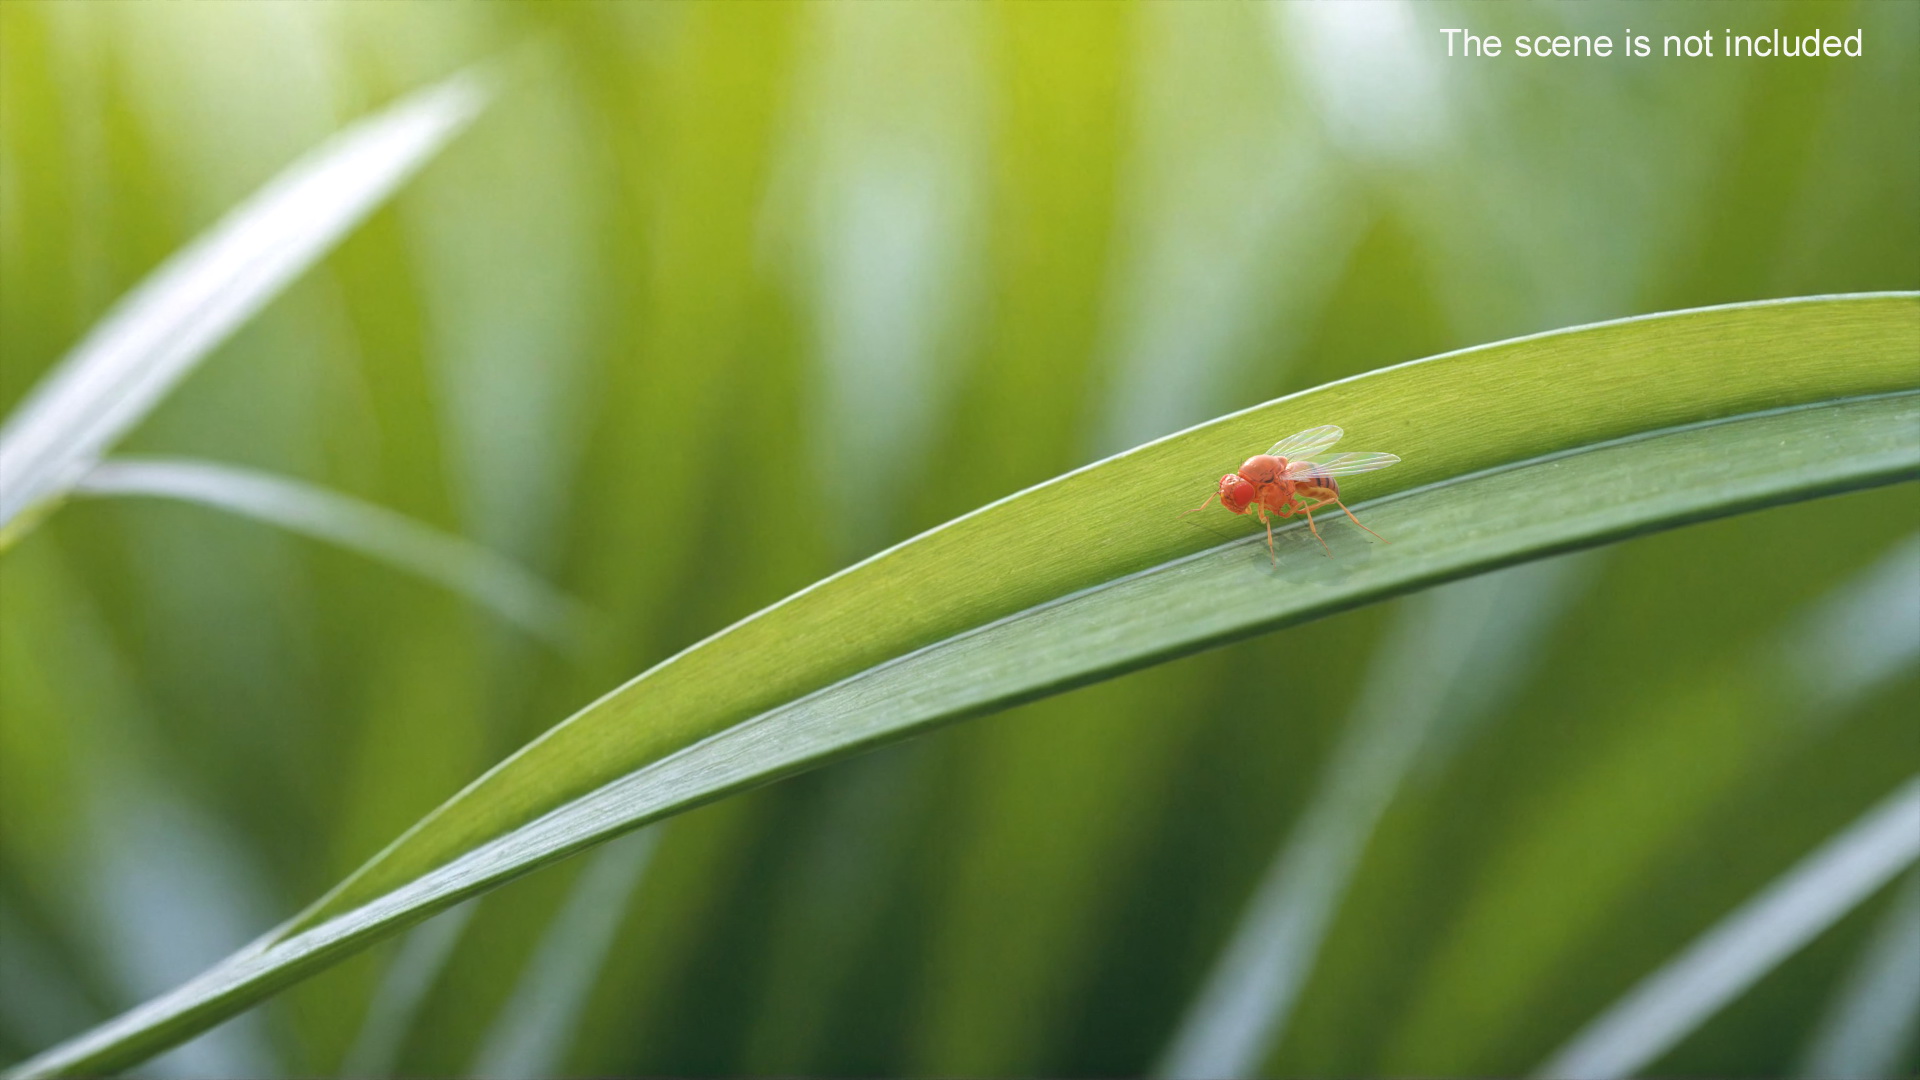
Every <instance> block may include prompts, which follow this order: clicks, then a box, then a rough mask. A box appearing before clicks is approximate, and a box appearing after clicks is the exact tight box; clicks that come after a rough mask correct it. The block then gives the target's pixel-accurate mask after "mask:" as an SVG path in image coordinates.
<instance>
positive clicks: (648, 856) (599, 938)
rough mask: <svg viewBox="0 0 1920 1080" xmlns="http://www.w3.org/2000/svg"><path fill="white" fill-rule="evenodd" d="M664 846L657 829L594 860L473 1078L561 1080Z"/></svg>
mask: <svg viewBox="0 0 1920 1080" xmlns="http://www.w3.org/2000/svg"><path fill="white" fill-rule="evenodd" d="M658 841H659V830H658V829H645V830H642V831H640V832H637V833H634V834H633V835H632V836H626V837H622V838H621V839H619V840H616V841H614V842H613V843H610V844H608V845H606V846H605V847H603V848H601V849H600V850H599V851H597V852H595V853H594V855H593V861H592V862H591V863H589V864H588V865H587V868H586V869H585V870H584V871H582V872H581V874H580V880H579V881H577V882H575V883H574V885H573V890H572V891H571V892H569V893H568V894H567V900H566V903H565V904H563V905H562V906H561V908H560V910H559V911H558V912H556V913H555V914H554V917H553V921H552V922H551V923H549V924H547V929H546V932H545V933H544V934H542V935H541V938H540V945H539V948H538V949H537V950H535V952H534V954H533V956H532V958H531V959H529V960H528V961H527V967H526V970H524V971H522V972H521V974H520V979H519V981H517V982H516V983H514V987H513V993H512V994H511V995H509V996H508V997H507V1001H506V1004H504V1005H502V1006H501V1007H500V1013H499V1015H497V1016H495V1017H494V1020H493V1024H492V1026H491V1027H489V1028H488V1029H487V1034H486V1037H485V1038H484V1039H482V1040H481V1042H480V1049H479V1050H478V1051H477V1052H475V1054H474V1058H473V1065H472V1066H471V1067H469V1068H468V1069H467V1075H468V1076H475V1077H494V1078H499V1080H513V1078H514V1077H522V1076H560V1075H562V1074H563V1070H564V1069H565V1067H566V1061H565V1060H564V1058H565V1054H566V1050H567V1047H568V1045H569V1044H570V1043H572V1041H573V1035H574V1032H575V1030H577V1029H578V1028H579V1026H580V1014H581V1012H582V1011H583V1010H584V1009H585V1008H586V1004H587V995H588V994H589V993H590V992H591V991H592V990H593V984H594V980H595V979H596V978H598V977H599V975H600V968H601V964H602V963H603V962H604V961H605V960H606V958H607V951H608V950H609V949H611V948H612V947H613V939H614V935H615V934H617V933H618V932H619V930H620V920H621V919H622V918H623V917H624V916H625V915H626V913H627V908H628V907H629V906H630V905H631V904H632V901H633V894H634V892H635V890H636V889H638V888H639V885H640V881H641V878H642V877H643V876H644V875H645V873H646V870H647V863H648V862H649V861H651V860H652V858H653V851H654V848H655V846H657V844H658Z"/></svg>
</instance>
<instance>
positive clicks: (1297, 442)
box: [1267, 424, 1346, 461]
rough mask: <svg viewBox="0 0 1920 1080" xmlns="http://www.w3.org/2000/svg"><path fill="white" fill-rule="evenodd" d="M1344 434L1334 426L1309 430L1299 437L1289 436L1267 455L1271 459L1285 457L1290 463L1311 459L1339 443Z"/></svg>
mask: <svg viewBox="0 0 1920 1080" xmlns="http://www.w3.org/2000/svg"><path fill="white" fill-rule="evenodd" d="M1344 434H1346V432H1344V431H1341V430H1340V429H1339V428H1337V427H1334V426H1333V425H1332V424H1326V425H1323V426H1321V427H1316V428H1308V429H1307V430H1305V431H1303V432H1301V433H1300V434H1298V435H1289V436H1287V437H1286V438H1284V439H1281V440H1280V441H1279V442H1277V443H1274V444H1273V449H1271V450H1269V451H1267V454H1268V456H1269V457H1283V458H1286V459H1287V460H1288V461H1292V460H1293V459H1294V458H1309V457H1312V456H1313V455H1315V454H1317V453H1319V452H1320V451H1322V450H1325V449H1326V448H1328V447H1330V446H1332V445H1333V444H1334V443H1337V442H1339V441H1340V436H1342V435H1344Z"/></svg>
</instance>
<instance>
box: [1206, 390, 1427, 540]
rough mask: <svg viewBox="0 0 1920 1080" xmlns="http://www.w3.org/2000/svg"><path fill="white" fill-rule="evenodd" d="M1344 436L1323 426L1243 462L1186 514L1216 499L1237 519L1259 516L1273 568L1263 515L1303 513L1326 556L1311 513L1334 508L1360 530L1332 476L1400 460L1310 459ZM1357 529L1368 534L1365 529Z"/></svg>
mask: <svg viewBox="0 0 1920 1080" xmlns="http://www.w3.org/2000/svg"><path fill="white" fill-rule="evenodd" d="M1343 434H1345V432H1343V431H1341V430H1340V429H1339V428H1337V427H1334V426H1333V425H1332V424H1327V425H1325V426H1322V427H1317V428H1308V429H1307V430H1305V431H1302V432H1300V433H1299V434H1298V435H1289V436H1287V437H1286V438H1284V439H1281V440H1280V441H1279V442H1277V443H1274V444H1273V447H1272V448H1271V449H1269V450H1268V451H1267V452H1266V453H1264V454H1255V455H1254V456H1252V457H1250V458H1248V459H1247V460H1246V463H1245V464H1243V465H1241V466H1240V471H1239V472H1230V473H1228V474H1227V475H1225V476H1223V477H1221V478H1220V487H1219V488H1218V489H1217V490H1216V491H1215V492H1214V493H1213V494H1211V495H1209V496H1207V498H1206V502H1203V503H1201V504H1200V505H1199V506H1196V507H1194V508H1193V509H1192V510H1189V511H1187V513H1189V514H1192V513H1196V512H1198V511H1201V510H1205V509H1206V508H1207V503H1211V502H1212V501H1213V500H1215V499H1219V500H1220V505H1221V506H1224V507H1226V508H1227V509H1228V510H1231V511H1232V512H1234V513H1236V514H1244V513H1246V512H1247V511H1249V510H1251V511H1253V512H1254V513H1255V514H1257V515H1259V517H1260V523H1261V524H1262V525H1265V526H1266V527H1267V557H1268V558H1269V559H1272V560H1273V561H1274V563H1275V564H1276V565H1278V563H1279V557H1278V556H1277V555H1275V554H1274V551H1273V522H1272V520H1271V519H1269V518H1268V517H1267V515H1268V514H1272V515H1273V516H1274V517H1281V518H1288V517H1292V516H1293V515H1295V514H1304V515H1306V518H1307V529H1308V530H1309V531H1311V532H1312V533H1313V538H1314V539H1315V540H1319V541H1320V546H1321V547H1322V548H1325V549H1326V552H1327V555H1328V556H1329V557H1331V556H1332V555H1333V549H1332V548H1328V547H1327V541H1326V540H1325V539H1324V538H1323V537H1322V536H1321V535H1320V530H1319V528H1317V527H1316V526H1315V525H1314V523H1313V512H1314V511H1315V510H1318V509H1320V508H1321V507H1323V506H1328V505H1333V506H1338V507H1339V508H1340V509H1341V511H1342V512H1343V513H1345V514H1346V515H1347V517H1349V518H1352V520H1353V523H1354V524H1355V525H1360V519H1359V518H1357V517H1354V516H1353V511H1351V510H1348V509H1347V504H1346V503H1343V502H1341V501H1340V484H1339V482H1338V481H1336V480H1335V479H1334V477H1336V476H1351V475H1353V474H1355V473H1364V472H1372V471H1373V470H1375V469H1384V468H1386V467H1387V466H1389V465H1392V464H1394V463H1396V462H1398V461H1399V460H1400V459H1399V458H1398V457H1395V456H1394V455H1392V454H1334V455H1333V456H1331V457H1325V458H1321V459H1320V460H1318V461H1315V460H1313V459H1314V457H1315V456H1316V455H1318V454H1320V453H1321V452H1323V451H1325V450H1327V449H1328V448H1329V447H1331V446H1333V444H1334V443H1337V442H1339V441H1340V436H1341V435H1343ZM1360 527H1361V528H1363V529H1367V527H1366V526H1365V525H1360ZM1367 532H1369V533H1372V535H1374V536H1376V537H1378V538H1379V539H1380V542H1381V543H1386V542H1387V538H1386V537H1384V536H1380V534H1379V533H1377V532H1374V531H1373V530H1372V529H1367Z"/></svg>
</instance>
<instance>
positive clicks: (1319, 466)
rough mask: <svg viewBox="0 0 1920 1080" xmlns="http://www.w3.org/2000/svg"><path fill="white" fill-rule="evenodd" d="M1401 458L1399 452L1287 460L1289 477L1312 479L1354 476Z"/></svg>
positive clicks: (1383, 466)
mask: <svg viewBox="0 0 1920 1080" xmlns="http://www.w3.org/2000/svg"><path fill="white" fill-rule="evenodd" d="M1399 460H1400V458H1399V455H1397V454H1335V455H1333V456H1332V457H1330V458H1326V459H1324V460H1322V461H1294V460H1292V459H1288V461H1287V478H1288V479H1290V480H1311V479H1313V478H1314V477H1316V476H1352V475H1353V474H1354V473H1363V472H1372V471H1373V470H1375V469H1384V468H1386V467H1387V466H1389V465H1392V464H1394V463H1396V462H1398V461H1399Z"/></svg>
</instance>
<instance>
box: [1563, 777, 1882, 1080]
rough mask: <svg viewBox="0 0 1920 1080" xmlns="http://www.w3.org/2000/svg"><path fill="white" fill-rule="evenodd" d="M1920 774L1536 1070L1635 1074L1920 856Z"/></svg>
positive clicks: (1602, 1079)
mask: <svg viewBox="0 0 1920 1080" xmlns="http://www.w3.org/2000/svg"><path fill="white" fill-rule="evenodd" d="M1915 820H1920V776H1916V777H1914V778H1912V779H1910V780H1908V781H1907V782H1906V783H1905V784H1903V785H1901V787H1900V788H1899V789H1898V790H1896V791H1894V792H1893V793H1892V794H1890V795H1888V796H1887V797H1886V798H1885V799H1882V800H1881V801H1880V803H1879V804H1878V805H1876V806H1874V807H1873V809H1871V810H1869V811H1867V813H1865V814H1864V815H1862V816H1861V817H1860V819H1859V820H1857V821H1855V822H1854V823H1853V824H1851V825H1849V826H1847V828H1846V829H1845V830H1844V831H1842V832H1841V833H1840V834H1839V835H1837V836H1835V837H1833V838H1832V839H1830V840H1828V841H1827V842H1826V843H1825V844H1823V845H1821V847H1820V849H1819V850H1818V851H1815V852H1814V853H1813V854H1811V855H1809V856H1807V857H1806V858H1805V859H1804V860H1802V861H1801V862H1800V864H1799V865H1797V866H1795V867H1794V868H1793V869H1792V870H1789V871H1788V872H1787V873H1786V874H1785V875H1783V876H1782V877H1781V878H1780V879H1779V880H1777V881H1775V882H1774V883H1773V884H1772V885H1770V886H1768V887H1767V889H1766V890H1765V891H1764V892H1762V893H1761V894H1760V895H1758V896H1756V897H1754V898H1753V899H1752V900H1749V901H1748V902H1747V903H1746V904H1743V905H1742V906H1741V907H1740V909H1739V910H1737V911H1735V912H1734V913H1733V914H1731V915H1729V916H1727V918H1726V919H1725V920H1724V921H1723V922H1721V923H1720V924H1719V925H1718V926H1715V927H1714V928H1713V929H1712V930H1710V931H1708V932H1707V933H1706V934H1704V935H1702V936H1701V937H1700V938H1699V939H1698V940H1697V941H1695V942H1694V943H1693V944H1692V945H1690V946H1688V947H1687V949H1686V951H1684V952H1683V953H1681V954H1680V955H1679V956H1678V957H1675V958H1674V960H1673V962H1672V963H1670V964H1668V965H1667V966H1665V967H1663V968H1661V969H1660V970H1659V971H1656V972H1654V973H1653V974H1652V975H1649V976H1648V977H1647V978H1646V979H1644V980H1642V981H1641V983H1640V984H1639V985H1638V986H1636V987H1634V988H1633V989H1632V990H1631V991H1629V992H1628V993H1627V995H1626V996H1625V997H1624V998H1622V999H1620V1001H1619V1002H1618V1003H1617V1004H1615V1005H1614V1007H1613V1008H1611V1009H1608V1010H1607V1011H1606V1012H1605V1013H1603V1014H1602V1015H1600V1016H1599V1017H1597V1018H1595V1019H1594V1021H1593V1022H1592V1023H1591V1024H1589V1025H1587V1027H1586V1028H1585V1029H1584V1030H1582V1031H1581V1032H1580V1033H1579V1034H1577V1035H1575V1036H1574V1037H1573V1039H1571V1040H1570V1041H1569V1042H1568V1043H1567V1045H1566V1046H1564V1047H1562V1048H1561V1049H1560V1050H1559V1051H1558V1052H1557V1053H1555V1054H1554V1055H1553V1056H1552V1057H1551V1058H1549V1059H1548V1060H1547V1062H1546V1064H1544V1065H1542V1066H1540V1069H1539V1070H1538V1072H1537V1074H1536V1075H1539V1076H1546V1077H1554V1076H1579V1077H1594V1078H1596V1080H1611V1078H1613V1077H1621V1076H1632V1075H1634V1074H1636V1073H1639V1072H1640V1071H1642V1070H1644V1069H1646V1068H1647V1067H1648V1066H1650V1065H1652V1064H1653V1063H1654V1062H1655V1061H1657V1060H1659V1058H1660V1056H1661V1055H1662V1054H1665V1053H1666V1052H1667V1051H1668V1050H1671V1049H1673V1048H1674V1047H1675V1046H1677V1045H1679V1043H1680V1040H1682V1039H1684V1038H1686V1036H1687V1035H1689V1034H1691V1033H1692V1032H1693V1030H1694V1029H1695V1028H1697V1027H1699V1026H1700V1024H1702V1023H1703V1022H1705V1021H1706V1020H1707V1018H1709V1017H1711V1016H1712V1015H1713V1014H1714V1013H1715V1012H1718V1011H1719V1010H1720V1009H1721V1008H1722V1007H1723V1006H1725V1005H1726V1004H1727V1003H1728V1002H1730V1001H1732V1000H1733V999H1734V998H1736V997H1738V996H1739V995H1740V994H1741V993H1743V992H1744V991H1745V990H1746V989H1747V988H1748V987H1750V986H1752V985H1753V984H1754V983H1755V982H1758V981H1759V979H1760V977H1761V976H1763V975H1765V974H1766V973H1767V972H1769V971H1771V970H1773V968H1774V967H1775V966H1776V965H1778V964H1779V963H1780V962H1781V961H1782V960H1784V959H1786V958H1787V957H1788V956H1790V955H1792V954H1793V953H1794V952H1796V951H1798V950H1799V949H1800V948H1801V947H1802V946H1804V945H1806V944H1807V943H1808V942H1809V941H1812V940H1813V939H1814V938H1815V937H1817V936H1819V934H1820V933H1821V931H1824V930H1825V929H1827V928H1828V927H1829V926H1832V925H1833V924H1834V923H1835V922H1837V921H1839V919H1840V917H1841V916H1843V915H1845V914H1846V913H1848V912H1849V911H1852V910H1853V909H1854V908H1855V907H1856V906H1858V905H1859V904H1860V902H1861V901H1863V900H1865V899H1866V898H1867V897H1869V896H1872V895H1873V894H1874V893H1875V892H1877V891H1878V890H1879V889H1880V887H1881V886H1882V885H1885V884H1886V883H1887V882H1889V881H1891V880H1893V878H1894V877H1895V876H1896V875H1898V874H1899V873H1900V872H1901V871H1903V870H1905V869H1906V868H1907V867H1908V866H1911V865H1912V864H1913V862H1914V860H1916V859H1920V830H1916V829H1915V828H1914V827H1913V824H1914V822H1915Z"/></svg>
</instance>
